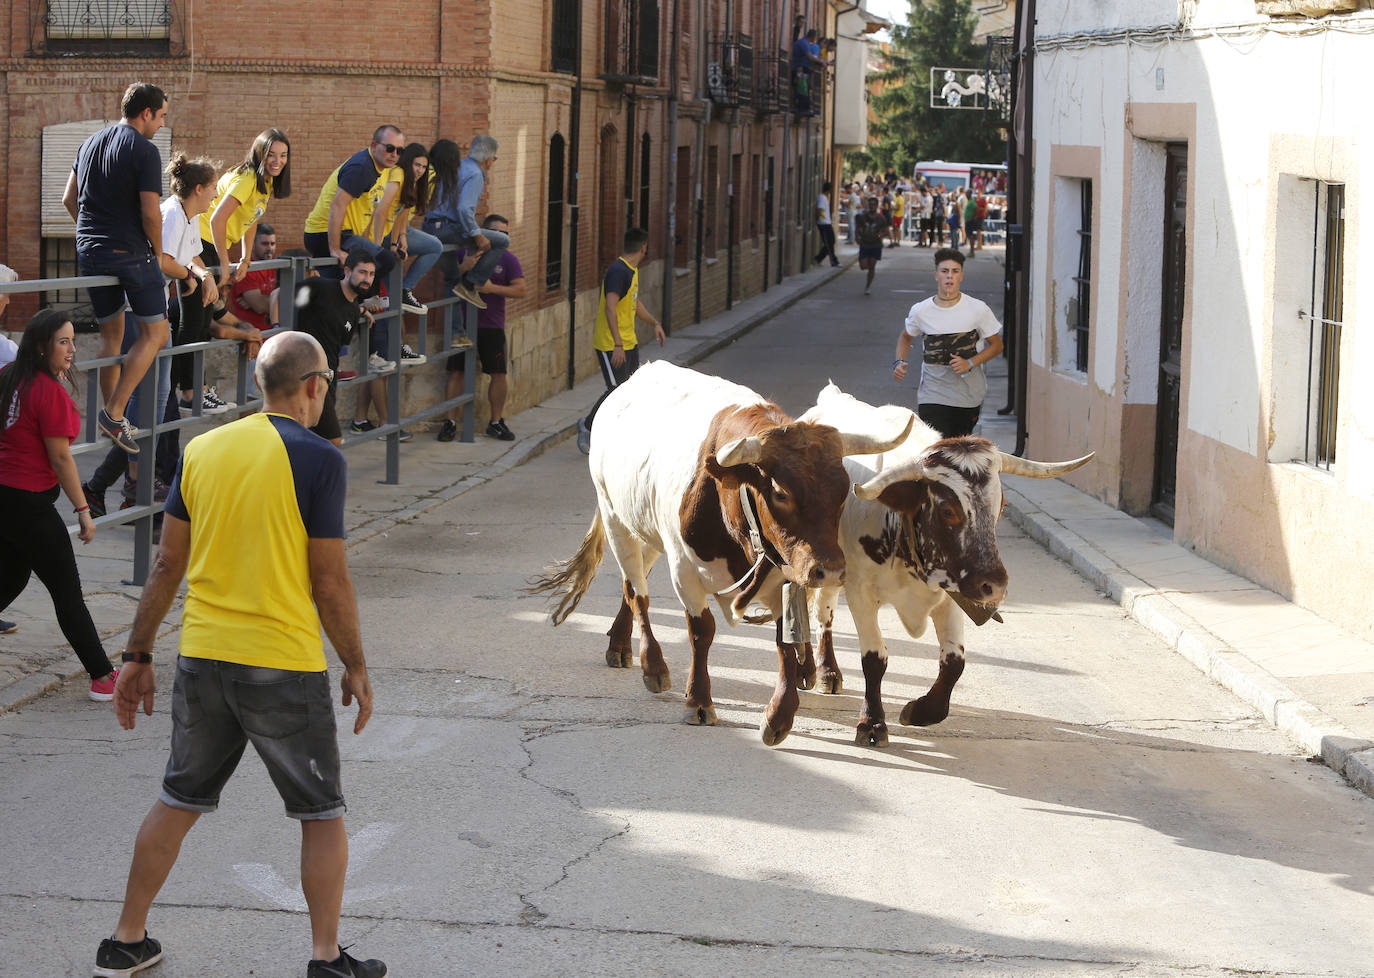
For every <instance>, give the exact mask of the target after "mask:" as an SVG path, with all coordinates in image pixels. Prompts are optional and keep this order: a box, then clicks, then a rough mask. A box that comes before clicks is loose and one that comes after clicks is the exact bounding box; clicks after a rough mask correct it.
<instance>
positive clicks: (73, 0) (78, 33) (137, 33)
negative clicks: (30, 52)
mask: <svg viewBox="0 0 1374 978" xmlns="http://www.w3.org/2000/svg"><path fill="white" fill-rule="evenodd" d="M38 2H41V3H42V11H43V12H42V22H43V36H44V40H45V45H44V46H45V48H46V50H47V51H48V52H49V53H52V54H100V55H109V54H166V53H168V49H169V44H170V41H171V36H172V5H171V2H170V0H38Z"/></svg>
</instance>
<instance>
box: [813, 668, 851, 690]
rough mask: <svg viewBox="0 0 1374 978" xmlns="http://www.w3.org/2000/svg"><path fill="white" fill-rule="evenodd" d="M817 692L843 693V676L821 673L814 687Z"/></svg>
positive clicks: (835, 673)
mask: <svg viewBox="0 0 1374 978" xmlns="http://www.w3.org/2000/svg"><path fill="white" fill-rule="evenodd" d="M816 689H817V692H821V693H829V694H831V695H834V694H835V693H842V692H844V676H842V675H840V674H839V673H838V672H823V673H821V676H820V683H819V684H818V685H817V687H816Z"/></svg>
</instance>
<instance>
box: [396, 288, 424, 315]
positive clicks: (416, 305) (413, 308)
mask: <svg viewBox="0 0 1374 978" xmlns="http://www.w3.org/2000/svg"><path fill="white" fill-rule="evenodd" d="M401 308H402V309H404V310H405V311H406V312H413V313H415V315H417V316H418V315H419V314H420V313H422V312H428V311H429V306H427V305H425V304H424V303H423V302H421V301H420V300H419V299H417V298H415V293H414V292H412V291H410V289H405V290H404V291H402V292H401Z"/></svg>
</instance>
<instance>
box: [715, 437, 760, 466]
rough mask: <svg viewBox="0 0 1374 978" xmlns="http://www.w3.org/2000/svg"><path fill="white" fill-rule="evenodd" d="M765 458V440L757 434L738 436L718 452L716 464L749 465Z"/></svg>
mask: <svg viewBox="0 0 1374 978" xmlns="http://www.w3.org/2000/svg"><path fill="white" fill-rule="evenodd" d="M761 458H763V442H762V441H761V440H760V439H758V438H757V437H755V436H752V435H747V436H745V437H744V438H736V439H735V440H734V441H732V442H730V443H729V444H727V445H726V446H725V447H724V448H722V449H720V450H719V451H717V452H716V464H718V465H720V466H722V467H724V468H727V469H728V468H729V467H730V466H732V465H749V464H750V463H753V462H757V461H758V460H759V459H761Z"/></svg>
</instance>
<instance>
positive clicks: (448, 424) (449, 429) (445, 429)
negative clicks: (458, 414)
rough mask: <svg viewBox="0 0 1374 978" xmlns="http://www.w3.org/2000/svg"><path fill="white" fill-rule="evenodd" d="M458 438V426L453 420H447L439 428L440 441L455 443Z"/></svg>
mask: <svg viewBox="0 0 1374 978" xmlns="http://www.w3.org/2000/svg"><path fill="white" fill-rule="evenodd" d="M457 437H458V424H457V422H455V421H454V420H453V419H452V418H445V419H444V423H443V425H442V426H441V427H440V428H439V441H453V439H455V438H457Z"/></svg>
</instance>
